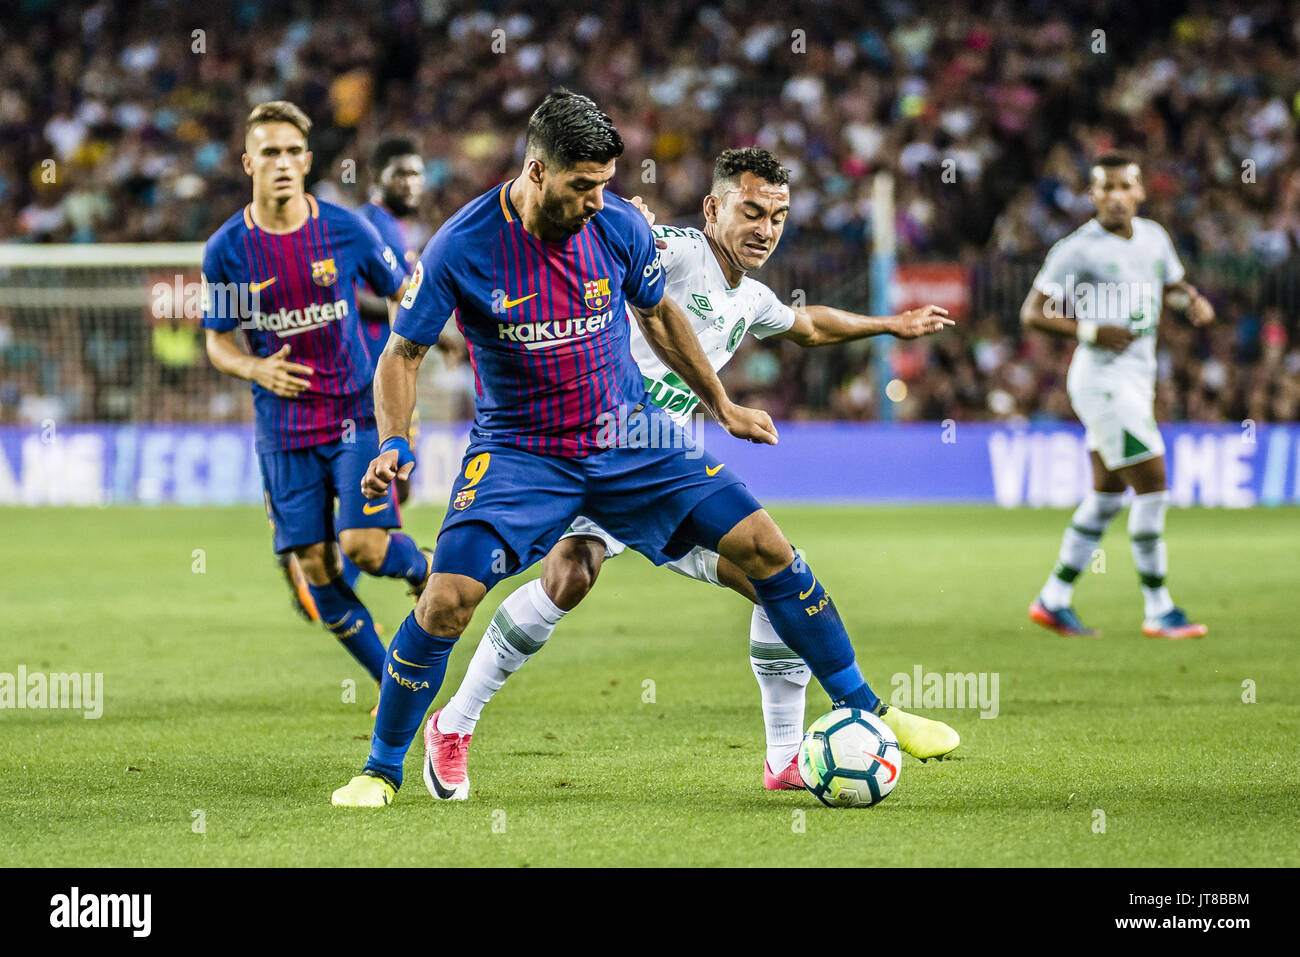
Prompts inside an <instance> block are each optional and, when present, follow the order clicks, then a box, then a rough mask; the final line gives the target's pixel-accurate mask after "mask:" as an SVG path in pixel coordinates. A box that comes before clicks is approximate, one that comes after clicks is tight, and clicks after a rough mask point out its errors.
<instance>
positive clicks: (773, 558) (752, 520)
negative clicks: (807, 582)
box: [718, 512, 794, 579]
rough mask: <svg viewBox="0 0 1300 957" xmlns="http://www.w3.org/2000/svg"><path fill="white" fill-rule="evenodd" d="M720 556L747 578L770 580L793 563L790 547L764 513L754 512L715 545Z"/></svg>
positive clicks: (791, 548) (792, 552)
mask: <svg viewBox="0 0 1300 957" xmlns="http://www.w3.org/2000/svg"><path fill="white" fill-rule="evenodd" d="M718 551H719V552H720V553H721V554H722V555H723V557H725V558H727V559H729V560H730V561H732V562H734V563H735V564H736V565H737V566H738V567H739V568H740V570H741V571H743V572H744V573H745V575H746V576H748V577H749V578H755V579H761V578H771V577H772V576H773V575H775V574H776V573H777V572H779V571H781V570H782V569H784V568H786V567H788V566H789V564H790V563H791V562H792V561H794V548H793V547H791V545H790V543H789V542H788V541H786V538H785V536H784V535H782V534H781V529H779V528H778V527H777V525H776V522H774V521H772V519H771V516H769V515H768V514H767V513H766V512H755V513H754V514H753V515H751V516H749V518H747V519H745V520H744V521H743V522H741V523H740V524H739V525H737V526H736V527H735V528H733V529H732V530H731V531H730V532H728V533H727V534H726V535H724V536H723V538H722V541H721V542H719V543H718Z"/></svg>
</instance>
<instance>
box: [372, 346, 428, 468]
mask: <svg viewBox="0 0 1300 957" xmlns="http://www.w3.org/2000/svg"><path fill="white" fill-rule="evenodd" d="M428 351H429V347H428V346H426V345H423V344H421V343H419V342H413V341H411V340H410V339H407V338H405V337H403V336H399V335H398V334H397V333H395V332H394V333H391V334H389V336H388V344H387V345H385V346H384V351H383V353H382V354H381V355H380V356H379V363H378V365H377V366H376V368H375V420H376V423H377V424H378V426H379V440H380V442H383V441H384V440H386V439H390V438H392V437H394V436H402V437H405V436H406V434H407V432H408V431H410V428H411V413H412V411H414V409H415V376H416V373H418V372H419V370H420V363H421V362H422V361H423V360H424V354H425V353H426V352H428Z"/></svg>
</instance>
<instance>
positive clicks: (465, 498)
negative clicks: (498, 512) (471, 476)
mask: <svg viewBox="0 0 1300 957" xmlns="http://www.w3.org/2000/svg"><path fill="white" fill-rule="evenodd" d="M477 491H478V489H475V488H467V489H465V490H463V491H460V492H457V493H456V497H455V498H454V499H452V500H451V507H452V508H454V509H456V510H457V511H458V512H463V511H464V510H465V509H467V508H469V507H470V506H471V505H473V504H474V493H475V492H477Z"/></svg>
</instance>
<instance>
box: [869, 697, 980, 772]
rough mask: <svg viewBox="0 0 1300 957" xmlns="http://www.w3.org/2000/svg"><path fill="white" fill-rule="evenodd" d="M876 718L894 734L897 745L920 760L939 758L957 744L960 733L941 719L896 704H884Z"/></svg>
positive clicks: (959, 739)
mask: <svg viewBox="0 0 1300 957" xmlns="http://www.w3.org/2000/svg"><path fill="white" fill-rule="evenodd" d="M880 720H881V721H883V722H885V724H887V725H889V729H890V730H891V731H893V732H894V734H895V735H897V736H898V746H899V747H900V748H902V749H903V750H904V751H906V752H907V753H908V754H910V755H911V756H912V757H914V758H920V759H921V760H922V761H925V760H928V759H929V758H941V757H943V756H944V755H945V754H948V753H949V752H951V751H953V750H954V749H955V748H956V747H957V745H959V744H961V736H960V735H958V734H957V732H956V731H954V730H953V729H952V728H950V727H948V726H947V725H946V724H944V723H943V722H942V721H932V720H931V719H930V718H922V717H921V716H920V715H919V714H908V713H907V712H906V711H903V710H901V709H899V708H886V709H885V713H884V714H882V715H880Z"/></svg>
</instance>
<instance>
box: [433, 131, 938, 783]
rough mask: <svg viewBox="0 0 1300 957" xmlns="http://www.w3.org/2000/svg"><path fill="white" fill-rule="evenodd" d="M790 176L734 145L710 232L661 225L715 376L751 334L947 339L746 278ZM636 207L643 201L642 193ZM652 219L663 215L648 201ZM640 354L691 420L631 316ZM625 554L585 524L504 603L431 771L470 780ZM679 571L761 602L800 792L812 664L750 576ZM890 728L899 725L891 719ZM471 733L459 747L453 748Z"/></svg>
mask: <svg viewBox="0 0 1300 957" xmlns="http://www.w3.org/2000/svg"><path fill="white" fill-rule="evenodd" d="M789 182H790V173H789V170H787V169H785V167H783V166H782V165H781V164H780V162H779V161H778V160H777V159H776V157H775V156H773V155H772V154H771V153H769V152H768V151H767V150H764V149H757V148H749V149H737V150H727V151H725V152H723V153H722V154H721V155H720V156H718V158H717V160H716V161H715V163H714V167H713V183H712V186H711V188H710V191H709V195H708V196H706V197H705V198H704V219H705V224H704V230H703V231H700V230H698V229H693V228H690V227H678V226H657V227H655V228H654V229H653V233H654V236H655V239H656V242H657V244H658V246H659V248H660V258H661V260H662V262H663V268H664V281H665V283H666V289H667V294H668V295H669V296H671V297H672V299H673V301H675V302H678V303H681V304H682V305H683V307H684V308H685V310H686V312H687V317H688V319H689V320H690V323H691V328H692V330H693V331H694V333H695V334H696V336H698V337H699V340H700V346H701V347H702V348H703V349H704V354H705V355H706V356H707V357H708V360H709V363H710V365H712V366H713V368H714V370H719V369H721V368H722V367H723V366H724V365H726V364H727V362H728V361H729V360H730V359H731V357H732V356H733V355H735V353H736V349H737V348H738V347H739V346H740V343H741V340H742V339H743V338H744V337H745V335H746V334H748V335H752V336H754V337H755V338H758V339H766V338H769V337H771V338H776V339H789V340H790V341H792V342H796V343H798V344H799V345H801V346H819V345H829V344H831V343H837V342H851V341H853V340H856V339H864V338H866V337H868V336H876V335H882V334H886V333H888V334H891V335H894V336H897V337H898V338H900V339H915V338H917V337H918V336H922V335H927V334H930V333H934V332H938V331H939V330H940V329H942V328H943V327H944V326H949V325H952V324H953V323H952V320H951V319H947V318H945V316H946V315H947V313H946V312H945V310H943V309H940V308H939V307H937V306H927V307H925V308H923V309H913V310H911V311H909V312H906V313H903V314H902V315H898V316H886V317H883V318H876V317H872V316H860V315H856V314H854V313H851V312H845V311H843V310H840V309H833V308H831V307H829V306H804V307H800V308H799V309H791V308H790V307H789V306H787V305H785V304H784V303H782V302H781V301H780V300H779V299H778V298H777V297H776V295H775V294H774V293H773V292H772V290H771V289H769V288H768V287H767V286H765V285H764V284H762V283H761V282H758V281H757V280H755V279H752V278H750V277H749V276H748V275H747V274H748V273H749V272H751V271H753V270H756V269H759V268H761V267H762V266H763V264H764V263H766V262H767V260H768V258H769V257H770V256H771V255H772V253H773V252H774V251H775V250H776V246H777V243H779V242H780V241H781V233H782V231H783V230H784V228H785V221H786V217H787V216H788V215H789V212H790V187H789ZM632 202H633V203H636V204H638V205H640V203H639V197H633V200H632ZM642 211H643V213H645V216H646V219H647V221H649V222H650V223H651V224H652V225H653V223H654V216H653V214H651V213H650V212H649V211H648V210H645V209H644V207H642ZM630 321H632V323H633V325H632V356H633V358H634V359H636V363H637V365H638V366H639V367H640V369H641V374H642V377H643V379H644V380H645V386H646V388H647V390H648V391H649V394H650V399H651V400H652V401H653V402H654V403H655V404H656V405H658V406H660V407H661V408H662V409H664V411H665V412H667V413H668V414H669V415H670V416H671V417H672V418H673V419H674V420H675V421H676V422H677V423H678V424H680V425H683V426H684V425H686V424H687V423H688V420H689V419H690V417H691V415H692V414H693V411H694V409H695V407H696V405H697V404H698V403H699V398H698V397H697V396H696V395H695V393H694V392H693V391H692V390H691V389H690V387H689V386H687V385H686V384H685V383H684V382H683V381H682V380H681V378H679V377H678V376H677V375H675V374H674V373H673V372H672V371H671V370H670V369H669V368H668V367H667V366H666V365H665V364H664V363H663V361H662V360H660V359H659V357H658V356H656V355H655V353H654V350H653V349H652V348H651V346H650V344H649V343H648V342H646V339H645V336H644V335H642V334H641V332H640V330H639V329H638V328H637V326H636V325H635V320H634V319H631V320H630ZM624 549H625V546H624V545H623V543H622V542H620V541H618V540H617V539H616V538H614V537H613V536H612V535H610V534H609V533H608V532H606V531H605V530H604V529H602V528H601V527H600V526H599V525H597V524H596V523H595V522H593V521H591V520H590V519H588V518H578V519H576V520H575V521H574V523H573V525H572V526H571V527H570V529H569V531H568V532H566V533H565V535H564V536H563V537H562V538H561V539H560V541H559V542H558V543H557V544H556V546H555V547H554V548H552V549H551V551H550V552H549V553H548V554H547V556H546V559H545V563H544V564H543V570H542V577H541V578H540V579H534V580H533V581H530V582H528V583H527V584H526V585H523V586H521V587H520V588H518V589H516V590H515V591H514V592H513V593H512V594H511V595H510V596H509V597H508V598H506V600H505V601H504V602H502V603H501V606H500V607H499V608H498V609H497V612H496V614H495V615H493V617H492V621H491V623H490V624H489V625H488V628H487V632H486V633H485V634H484V635H483V638H482V639H481V640H480V641H479V645H478V648H477V649H476V650H475V652H474V657H473V659H472V660H471V661H470V665H469V669H468V671H466V673H465V677H464V679H463V680H462V681H461V685H460V687H459V688H458V689H457V690H456V693H455V694H454V695H453V696H452V698H451V700H450V701H448V702H447V704H446V706H445V707H443V708H441V709H440V710H439V711H437V712H435V713H434V716H433V718H432V721H433V722H434V727H435V728H436V730H437V732H438V734H439V735H441V736H442V738H443V740H444V741H445V742H446V744H445V745H444V746H440V747H437V748H435V749H434V750H433V751H432V752H431V754H432V761H433V774H434V775H436V776H437V778H438V779H439V781H440V782H441V783H442V784H443V785H444V789H445V790H452V789H455V788H456V787H457V786H458V785H460V784H461V783H462V782H465V781H467V773H466V763H467V757H468V745H469V740H470V735H471V734H472V733H473V731H474V728H475V726H476V725H477V723H478V719H479V716H480V714H481V712H482V709H483V706H484V705H486V704H487V702H488V701H490V700H491V699H492V696H493V695H494V694H496V692H497V691H498V690H500V688H501V687H502V685H503V684H504V683H505V681H506V679H507V678H509V677H510V675H511V674H513V673H514V672H515V671H517V670H518V669H519V668H520V667H521V666H522V665H523V664H524V662H526V661H527V660H528V659H529V658H531V657H532V656H533V655H534V654H536V653H537V652H538V651H540V650H541V648H542V647H543V645H544V643H545V642H546V640H547V639H548V638H550V636H551V634H552V632H554V631H555V628H556V626H557V625H558V624H559V620H560V618H562V617H563V616H564V615H566V614H568V612H570V611H572V610H573V609H574V608H575V607H576V606H577V604H578V603H579V602H580V601H582V599H583V598H585V597H586V595H587V593H588V592H590V591H591V589H592V588H593V587H594V586H595V583H596V576H597V575H598V574H599V573H600V568H601V565H602V564H603V562H604V561H605V559H607V558H612V557H613V556H615V555H619V554H621V553H622V552H623V551H624ZM664 567H665V568H671V569H672V570H673V571H675V572H677V573H678V574H681V575H685V576H686V577H688V578H693V579H695V580H696V581H703V582H710V583H711V584H714V585H722V586H724V587H726V588H730V589H732V590H733V591H736V592H738V593H740V594H741V595H743V596H745V597H746V598H747V599H749V600H750V601H751V602H753V603H754V609H753V614H752V617H751V619H750V627H749V661H750V667H751V668H752V670H753V672H754V677H755V678H756V679H757V680H758V686H759V691H760V695H761V698H762V703H763V723H764V727H765V729H766V735H767V756H766V761H765V762H764V766H763V784H764V786H765V787H766V788H768V789H769V790H782V789H787V788H802V787H803V780H802V778H801V777H800V776H799V767H798V763H797V754H798V751H799V742H800V740H801V739H802V737H803V729H804V689H805V687H806V686H807V684H808V680H809V678H811V677H812V674H811V672H810V671H809V670H808V666H807V665H806V664H805V663H804V661H803V660H802V659H801V658H800V657H799V656H798V655H796V654H795V653H794V652H793V651H791V650H790V648H789V647H787V646H786V644H785V643H784V642H782V641H781V639H780V637H779V636H778V635H777V633H776V630H775V629H774V628H773V627H772V622H771V620H770V619H769V618H768V616H767V612H766V611H765V610H764V609H763V606H762V604H760V603H759V601H758V595H757V594H756V593H755V591H754V586H753V585H751V584H750V582H749V579H748V578H747V577H746V576H745V574H744V572H742V571H741V570H740V569H739V568H737V567H736V566H735V565H734V564H733V563H732V562H729V561H728V560H727V559H725V558H722V557H721V556H720V555H718V553H717V552H715V551H711V550H708V549H704V548H700V547H696V548H693V549H691V551H689V552H688V553H687V554H686V555H684V556H683V557H681V558H679V559H677V560H676V561H672V562H668V563H667V564H666V565H665V566H664ZM885 720H886V721H888V720H890V717H889V712H886V714H885ZM457 736H461V737H463V740H462V741H460V742H458V743H457V746H455V747H453V746H452V743H451V742H450V741H449V740H448V739H450V738H453V737H457Z"/></svg>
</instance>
